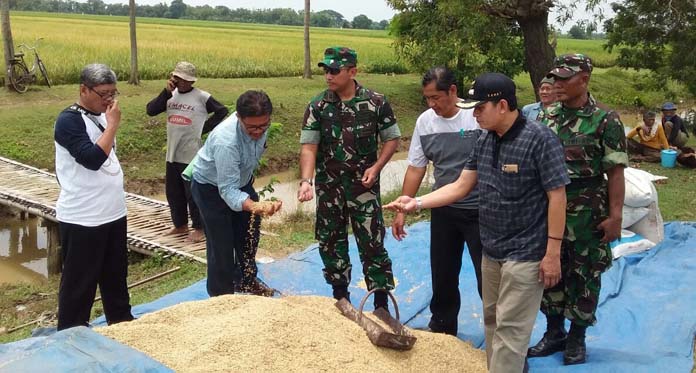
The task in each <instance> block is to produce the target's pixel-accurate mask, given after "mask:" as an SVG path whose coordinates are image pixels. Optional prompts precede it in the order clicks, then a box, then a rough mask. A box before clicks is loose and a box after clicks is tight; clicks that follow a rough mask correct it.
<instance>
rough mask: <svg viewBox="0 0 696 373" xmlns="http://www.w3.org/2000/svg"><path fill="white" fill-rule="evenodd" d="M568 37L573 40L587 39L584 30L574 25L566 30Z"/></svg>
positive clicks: (578, 25)
mask: <svg viewBox="0 0 696 373" xmlns="http://www.w3.org/2000/svg"><path fill="white" fill-rule="evenodd" d="M568 35H570V37H571V38H573V39H587V34H586V33H585V29H583V27H582V26H581V25H580V24H577V25H574V26H573V27H571V28H570V30H568Z"/></svg>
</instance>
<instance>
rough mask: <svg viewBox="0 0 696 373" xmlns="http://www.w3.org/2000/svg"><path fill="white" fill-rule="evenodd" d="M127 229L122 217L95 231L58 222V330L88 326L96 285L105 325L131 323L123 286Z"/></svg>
mask: <svg viewBox="0 0 696 373" xmlns="http://www.w3.org/2000/svg"><path fill="white" fill-rule="evenodd" d="M126 225H127V224H126V218H125V217H123V218H121V219H118V220H116V221H113V222H111V223H106V224H103V225H100V226H97V227H85V226H82V225H77V224H70V223H63V222H60V244H61V251H62V254H63V274H62V276H61V278H60V290H59V292H58V330H63V329H67V328H71V327H73V326H81V325H84V326H89V316H90V312H91V310H92V304H93V303H94V296H95V294H96V291H97V285H99V291H100V292H101V297H102V304H103V305H104V315H105V316H106V322H107V323H108V324H115V323H118V322H121V321H130V320H133V315H132V314H131V306H130V298H129V296H128V285H127V284H126V277H127V276H128V251H127V250H128V249H127V246H126Z"/></svg>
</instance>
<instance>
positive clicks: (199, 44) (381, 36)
mask: <svg viewBox="0 0 696 373" xmlns="http://www.w3.org/2000/svg"><path fill="white" fill-rule="evenodd" d="M11 24H12V33H13V37H14V41H15V45H17V44H20V43H29V44H33V43H34V41H35V40H36V39H37V38H43V40H41V42H40V45H39V52H40V55H41V57H42V59H43V60H44V61H45V63H46V66H47V67H48V72H49V74H50V77H51V79H52V81H53V82H55V83H56V84H64V83H75V82H76V79H77V73H78V72H79V71H80V69H81V68H82V67H83V66H84V65H85V64H87V63H90V62H94V61H100V62H104V63H106V64H108V65H110V66H111V67H112V68H113V69H114V71H116V73H117V74H118V75H119V77H127V76H128V72H129V71H130V39H129V28H128V18H127V17H110V16H83V15H69V14H49V13H23V12H13V13H11ZM303 40H304V39H303V28H302V27H296V26H276V25H255V24H245V23H231V22H209V21H191V20H169V19H159V18H138V19H137V42H138V65H139V71H140V78H141V79H145V80H151V79H163V78H164V77H166V76H167V74H168V73H169V72H170V71H171V69H172V66H174V64H176V62H177V61H180V60H188V61H190V62H192V63H193V64H195V65H196V66H197V67H198V69H199V74H200V76H202V77H206V78H248V77H257V78H260V77H276V76H298V75H302V71H303V66H304V65H303V63H304V49H303ZM336 43H341V44H343V45H350V46H351V47H353V48H355V49H356V50H357V51H358V52H359V62H360V65H361V70H362V71H365V72H379V73H392V72H395V73H405V72H407V68H406V66H405V65H404V64H403V63H401V62H398V61H396V58H395V56H394V52H393V49H392V48H391V38H390V37H389V35H388V34H387V33H386V32H385V31H370V30H341V29H328V28H312V30H311V46H312V52H313V53H312V60H313V62H315V61H314V60H318V59H319V58H320V56H321V54H322V52H323V50H324V48H325V47H327V46H330V45H334V44H336ZM316 72H319V70H318V69H317V70H316Z"/></svg>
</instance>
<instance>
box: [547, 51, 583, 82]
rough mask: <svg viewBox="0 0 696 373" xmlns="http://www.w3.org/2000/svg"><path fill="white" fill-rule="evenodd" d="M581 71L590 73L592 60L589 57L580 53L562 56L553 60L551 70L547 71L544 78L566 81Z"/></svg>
mask: <svg viewBox="0 0 696 373" xmlns="http://www.w3.org/2000/svg"><path fill="white" fill-rule="evenodd" d="M581 71H586V72H588V73H591V72H592V59H591V58H590V57H587V56H585V55H584V54H580V53H571V54H563V55H560V56H558V57H556V59H555V60H553V70H551V71H549V73H548V74H546V76H547V77H559V78H561V79H568V78H570V77H572V76H573V75H575V74H577V73H579V72H581Z"/></svg>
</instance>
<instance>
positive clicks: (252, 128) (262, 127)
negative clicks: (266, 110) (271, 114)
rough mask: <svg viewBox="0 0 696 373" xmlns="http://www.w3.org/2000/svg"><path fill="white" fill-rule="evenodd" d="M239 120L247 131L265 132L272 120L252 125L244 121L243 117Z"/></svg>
mask: <svg viewBox="0 0 696 373" xmlns="http://www.w3.org/2000/svg"><path fill="white" fill-rule="evenodd" d="M239 121H240V122H241V123H242V124H243V125H244V128H246V129H247V131H261V132H263V131H265V130H267V129H268V127H270V126H271V121H270V120H269V121H268V122H266V123H265V124H262V125H260V126H250V125H248V124H246V123H244V121H243V120H242V118H239Z"/></svg>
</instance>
